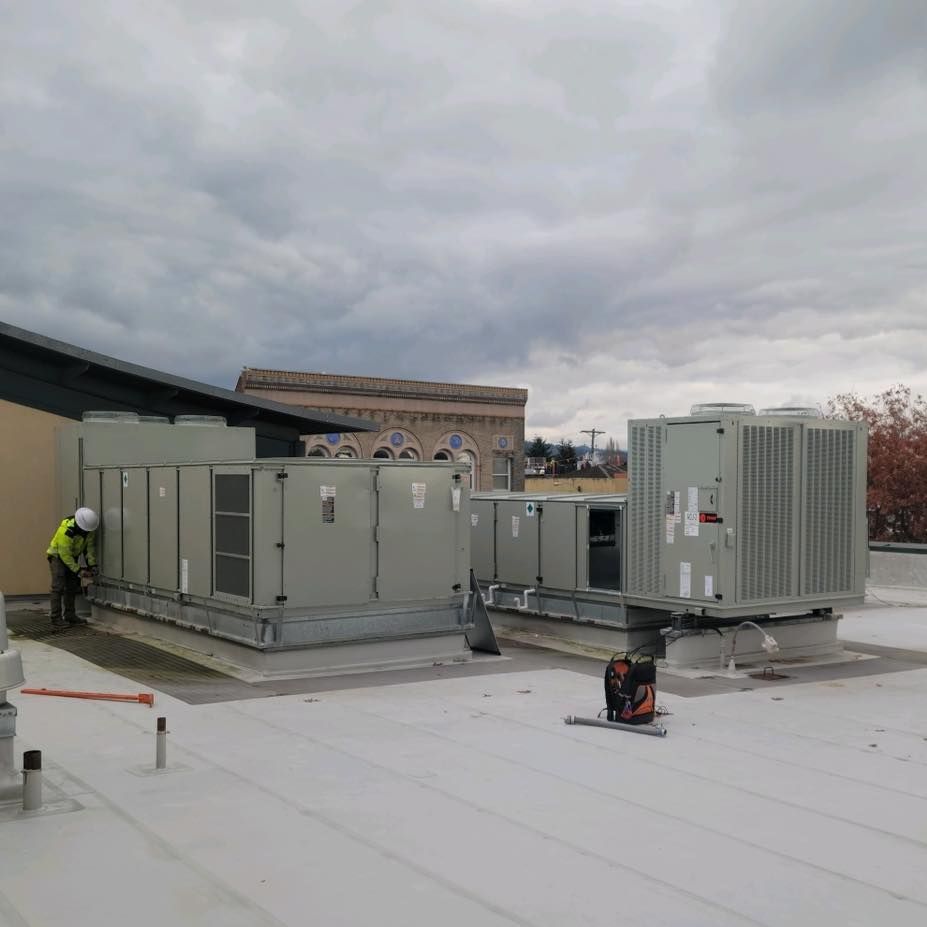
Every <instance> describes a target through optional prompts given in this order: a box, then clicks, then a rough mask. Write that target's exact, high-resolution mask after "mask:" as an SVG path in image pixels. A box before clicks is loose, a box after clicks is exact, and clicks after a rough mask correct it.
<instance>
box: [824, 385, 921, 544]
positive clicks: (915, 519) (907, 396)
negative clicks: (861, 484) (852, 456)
mask: <svg viewBox="0 0 927 927" xmlns="http://www.w3.org/2000/svg"><path fill="white" fill-rule="evenodd" d="M827 417H828V418H846V419H851V420H853V421H857V422H866V424H867V425H868V426H869V491H868V499H867V507H868V509H869V537H870V538H871V539H872V540H874V541H897V542H905V541H907V542H909V543H911V542H915V543H917V542H919V543H924V542H927V402H925V400H924V397H923V396H921V395H920V394H916V395H915V394H912V392H911V390H910V388H909V387H907V386H901V385H898V386H893V387H891V388H890V389H887V390H885V392H883V393H880V394H879V395H878V396H874V397H873V398H872V399H871V400H868V401H867V400H866V399H863V398H861V397H859V396H857V395H856V394H855V393H844V394H842V395H839V396H835V397H833V398H832V399H830V400H828V403H827Z"/></svg>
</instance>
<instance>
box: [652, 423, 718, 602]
mask: <svg viewBox="0 0 927 927" xmlns="http://www.w3.org/2000/svg"><path fill="white" fill-rule="evenodd" d="M722 440H723V429H721V426H720V423H719V422H690V423H676V424H669V425H666V426H665V437H664V445H663V460H664V467H663V531H662V538H661V547H662V551H661V552H662V556H661V558H660V559H661V561H662V568H663V569H662V576H661V585H662V588H663V594H664V595H668V596H672V597H674V598H680V599H689V600H693V601H695V602H700V603H709V602H710V603H712V604H714V603H715V602H716V601H718V600H717V599H716V598H715V596H716V595H718V594H720V593H721V591H722V580H723V571H724V562H723V556H722V555H723V536H722V532H723V530H724V528H725V526H726V525H727V521H726V520H725V518H724V516H723V514H721V513H722V511H723V508H722V506H721V492H722V486H723V481H722V476H721V445H722Z"/></svg>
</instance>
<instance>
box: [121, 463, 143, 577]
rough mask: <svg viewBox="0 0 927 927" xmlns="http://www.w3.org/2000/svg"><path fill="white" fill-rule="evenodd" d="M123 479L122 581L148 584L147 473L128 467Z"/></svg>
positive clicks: (141, 469)
mask: <svg viewBox="0 0 927 927" xmlns="http://www.w3.org/2000/svg"><path fill="white" fill-rule="evenodd" d="M121 480H122V578H123V579H125V580H127V581H128V582H130V583H137V584H139V585H145V584H147V582H148V471H147V469H145V468H144V467H127V468H126V469H125V470H122V471H121Z"/></svg>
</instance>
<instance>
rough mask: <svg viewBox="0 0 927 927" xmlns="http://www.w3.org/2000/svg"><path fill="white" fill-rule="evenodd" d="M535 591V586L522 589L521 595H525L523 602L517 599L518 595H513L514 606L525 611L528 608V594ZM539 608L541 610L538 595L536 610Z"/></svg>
mask: <svg viewBox="0 0 927 927" xmlns="http://www.w3.org/2000/svg"><path fill="white" fill-rule="evenodd" d="M537 591H538V590H537V587H535V586H532V587H531V588H530V589H526V590H525V591H524V593H523V595H524V597H525V599H524V601H523V602H519V601H518V596H515V607H516V608H517V609H518V610H519V611H520V612H524V611H527V610H528V596H529V595H531V593H532V592H537ZM540 610H541V603H540V597H539V598H538V607H537V611H540Z"/></svg>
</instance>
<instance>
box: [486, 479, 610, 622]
mask: <svg viewBox="0 0 927 927" xmlns="http://www.w3.org/2000/svg"><path fill="white" fill-rule="evenodd" d="M470 505H471V525H472V529H471V551H472V567H473V572H474V574H475V576H476V578H477V579H478V580H479V581H480V583H481V585H482V586H483V587H484V588H488V587H490V586H492V587H493V589H494V592H493V595H492V599H493V601H494V603H496V604H511V603H512V602H513V601H515V599H516V598H517V596H518V595H521V596H522V598H521V600H520V601H521V602H522V604H523V607H524V608H526V609H528V608H530V609H535V610H538V611H546V612H551V613H557V614H565V615H570V616H574V617H578V616H581V615H586V616H594V617H612V618H615V619H616V620H618V619H622V618H623V608H622V607H621V603H620V599H619V592H620V590H621V587H622V573H623V569H624V565H623V539H624V517H625V497H624V496H623V495H619V494H601V495H600V494H591V493H586V494H580V493H574V494H570V493H562V494H559V493H558V494H546V493H474V494H473V496H472V498H471V502H470ZM525 590H529V594H528V596H527V598H526V597H525V596H524V592H525Z"/></svg>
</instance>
